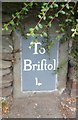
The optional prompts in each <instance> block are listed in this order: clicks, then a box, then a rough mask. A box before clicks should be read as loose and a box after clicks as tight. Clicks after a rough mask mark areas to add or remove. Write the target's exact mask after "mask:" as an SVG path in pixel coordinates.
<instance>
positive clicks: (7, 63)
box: [0, 16, 13, 97]
mask: <svg viewBox="0 0 78 120" xmlns="http://www.w3.org/2000/svg"><path fill="white" fill-rule="evenodd" d="M8 20H9V17H8V16H7V17H6V16H3V21H2V22H3V24H5V23H6V22H7V21H8ZM1 45H2V53H0V58H1V57H2V58H1V59H2V62H0V69H1V70H2V85H1V84H0V89H2V97H9V96H12V94H13V62H12V59H13V41H12V37H11V32H10V29H9V31H3V32H2V44H1V41H0V46H1Z"/></svg>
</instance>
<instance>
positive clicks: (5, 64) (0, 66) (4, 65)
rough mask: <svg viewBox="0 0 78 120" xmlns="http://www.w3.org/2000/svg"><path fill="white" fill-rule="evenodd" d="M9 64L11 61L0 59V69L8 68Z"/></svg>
mask: <svg viewBox="0 0 78 120" xmlns="http://www.w3.org/2000/svg"><path fill="white" fill-rule="evenodd" d="M10 66H11V62H9V61H2V63H1V62H0V69H1V68H3V69H4V68H8V67H10Z"/></svg>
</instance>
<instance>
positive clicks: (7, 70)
mask: <svg viewBox="0 0 78 120" xmlns="http://www.w3.org/2000/svg"><path fill="white" fill-rule="evenodd" d="M10 72H11V70H10V69H9V68H8V69H5V70H2V75H6V74H8V73H10Z"/></svg>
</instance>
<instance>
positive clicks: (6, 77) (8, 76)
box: [2, 73, 13, 82]
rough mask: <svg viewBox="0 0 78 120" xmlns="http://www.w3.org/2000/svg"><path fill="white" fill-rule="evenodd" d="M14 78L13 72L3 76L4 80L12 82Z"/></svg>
mask: <svg viewBox="0 0 78 120" xmlns="http://www.w3.org/2000/svg"><path fill="white" fill-rule="evenodd" d="M12 80H13V75H12V73H10V74H7V75H5V76H2V81H3V82H11V81H12Z"/></svg>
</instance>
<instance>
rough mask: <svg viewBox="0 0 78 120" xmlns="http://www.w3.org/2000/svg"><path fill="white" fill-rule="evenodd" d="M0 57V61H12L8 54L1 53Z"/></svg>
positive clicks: (10, 55)
mask: <svg viewBox="0 0 78 120" xmlns="http://www.w3.org/2000/svg"><path fill="white" fill-rule="evenodd" d="M0 56H2V59H3V60H11V59H12V54H10V53H4V52H3V53H2V54H0Z"/></svg>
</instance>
